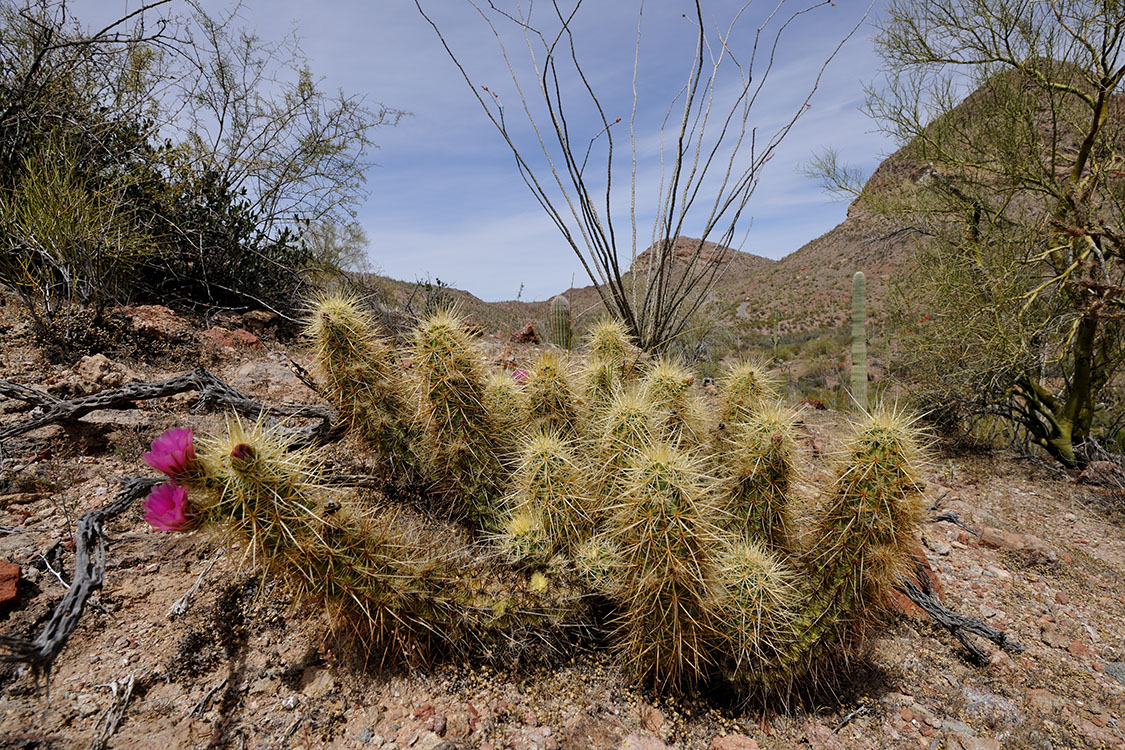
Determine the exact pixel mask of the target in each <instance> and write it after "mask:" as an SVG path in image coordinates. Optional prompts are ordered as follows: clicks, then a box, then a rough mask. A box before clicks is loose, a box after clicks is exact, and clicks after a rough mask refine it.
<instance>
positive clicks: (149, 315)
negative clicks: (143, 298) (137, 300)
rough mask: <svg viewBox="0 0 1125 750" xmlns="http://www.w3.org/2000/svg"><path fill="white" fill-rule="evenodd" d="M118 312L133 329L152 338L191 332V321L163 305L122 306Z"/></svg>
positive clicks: (164, 337) (173, 336)
mask: <svg viewBox="0 0 1125 750" xmlns="http://www.w3.org/2000/svg"><path fill="white" fill-rule="evenodd" d="M120 312H121V314H122V315H124V316H125V318H126V319H127V320H128V321H129V324H130V325H131V326H132V328H133V330H134V331H136V332H137V333H140V334H141V335H143V336H148V337H149V338H154V339H172V338H177V337H180V336H184V335H186V334H188V333H190V332H191V323H189V322H187V321H186V320H184V319H183V318H181V317H180V316H179V315H177V314H176V313H174V312H172V311H171V310H169V309H168V308H167V307H165V306H164V305H135V306H132V307H122V308H120Z"/></svg>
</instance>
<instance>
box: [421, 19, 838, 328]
mask: <svg viewBox="0 0 1125 750" xmlns="http://www.w3.org/2000/svg"><path fill="white" fill-rule="evenodd" d="M466 2H467V6H468V7H471V8H472V9H473V10H475V12H476V13H477V14H479V16H480V18H481V19H482V21H483V22H484V24H485V25H486V27H487V28H488V29H489V31H490V33H491V34H492V35H493V36H494V37H495V40H496V42H497V44H498V46H499V50H500V54H501V55H502V57H503V61H504V63H505V64H506V67H507V70H508V71H509V72H510V74H511V84H512V87H511V89H509V88H508V86H507V85H506V84H505V85H503V86H500V87H497V86H495V85H493V86H490V85H489V84H488V82H486V81H479V80H476V79H475V78H474V76H473V74H472V73H471V72H470V70H469V67H470V66H469V65H468V63H467V61H466V60H465V59H464V58H463V56H460V55H458V53H456V52H455V51H454V49H453V46H452V44H451V42H450V41H449V39H448V38H447V35H446V34H445V33H444V32H443V25H442V21H441V19H440V17H438V16H436V15H434V14H432V13H431V12H429V11H427V10H426V9H424V8H423V4H422V2H421V0H415V4H416V5H417V6H418V10H419V12H421V13H422V15H423V16H424V17H425V19H426V20H427V21H428V22H429V23H430V24H431V25H432V26H433V28H434V30H435V32H437V35H438V37H439V39H440V40H441V43H442V45H443V46H444V48H445V50H446V51H447V52H448V54H449V56H450V58H451V59H452V60H453V62H454V64H455V65H456V67H457V70H458V71H459V73H460V74H461V76H462V77H463V78H464V81H465V83H466V84H467V85H468V87H469V89H470V90H471V91H472V92H473V95H474V96H475V97H476V99H477V101H478V102H479V103H480V105H481V107H482V108H483V109H484V111H485V113H486V114H487V116H488V118H489V120H490V121H491V122H492V124H493V125H494V126H495V127H496V129H497V130H498V131H499V133H500V135H501V137H502V138H503V139H504V142H505V143H506V144H507V146H508V147H509V148H510V149H511V152H512V155H513V156H514V157H515V162H516V168H517V171H518V172H519V175H520V177H521V178H522V179H523V181H524V183H525V184H526V185H527V187H528V189H529V190H530V191H531V193H532V194H533V195H534V197H535V198H536V200H537V201H538V203H539V204H540V206H542V208H543V210H544V211H545V212H546V213H547V215H548V216H549V217H550V220H551V222H552V223H553V224H554V225H555V226H556V227H557V229H558V230H559V232H560V233H561V234H562V236H563V238H564V240H565V241H566V243H567V245H568V246H569V247H570V248H571V249H572V250H573V251H574V253H575V254H576V255H577V257H578V258H579V260H580V262H581V263H582V266H583V268H584V269H585V271H586V273H587V275H588V276H589V278H590V281H591V282H592V283H593V284H594V286H595V287H596V288H597V291H598V294H599V295H600V297H601V301H602V303H603V304H604V305H605V307H606V309H607V310H609V311H610V312H611V313H612V314H613V315H614V317H616V318H618V319H619V320H621V321H622V322H623V323H624V324H625V325H626V327H627V328H628V330H629V333H630V334H631V335H632V336H633V337H634V339H635V340H636V342H637V344H638V345H639V346H641V347H642V348H643V349H646V350H655V349H661V348H663V347H664V346H665V345H666V344H667V343H668V342H669V341H671V340H673V339H675V338H676V337H677V336H678V335H680V334H681V333H682V332H683V331H684V330H685V328H686V327H687V326H688V324H689V320H690V319H691V316H692V313H693V312H695V311H697V310H698V309H699V308H700V307H701V306H702V305H704V304H705V302H706V301H707V298H708V294H707V293H708V292H709V291H710V290H711V289H712V288H713V287H714V284H715V282H716V281H717V279H718V278H719V276H720V274H721V273H722V271H723V270H724V268H725V266H726V262H727V261H729V259H730V255H729V253H726V252H724V250H723V248H726V247H731V246H734V245H739V244H741V240H742V237H741V236H740V235H741V234H742V233H743V232H744V230H745V229H746V228H747V223H748V221H747V220H748V217H747V216H746V214H745V211H746V208H747V206H748V204H749V203H750V199H751V197H752V196H753V194H754V190H755V188H756V187H757V185H758V181H759V178H760V176H761V173H762V169H763V167H764V166H765V164H766V162H768V161H769V160H770V159H771V158H772V156H773V155H774V152H775V151H776V149H777V147H778V145H779V144H780V143H781V141H782V139H784V138H785V136H786V135H787V134H788V133H789V131H790V130H791V128H792V127H793V125H794V124H795V123H796V121H797V120H798V118H799V117H800V116H801V114H802V113H803V112H804V111H805V110H806V108H807V107H808V106H810V105H809V98H811V96H812V95H813V93H814V92H815V91H816V88H817V85H818V84H819V81H820V75H821V73H822V72H823V71H824V68H825V66H827V64H828V62H829V61H830V60H831V59H832V58H833V57H834V56H835V55H836V53H837V52H838V51H839V49H840V46H842V45H843V43H844V41H846V40H847V39H848V38H849V37H850V36H851V33H854V31H855V29H854V28H853V29H852V32H851V33H848V32H845V33H843V34H842V35H841V36H842V39H841V40H840V42H839V44H838V45H837V46H836V47H835V49H831V50H827V51H826V53H825V54H824V62H823V64H822V65H821V66H820V67H819V69H817V70H816V72H815V73H814V74H813V75H812V76H811V79H812V80H811V81H810V82H809V83H808V84H807V87H806V88H805V89H804V92H805V93H804V96H803V97H802V96H801V95H800V94H798V95H797V96H795V97H793V98H792V101H791V106H790V105H786V106H790V108H789V109H788V110H787V111H784V112H781V113H779V112H778V111H776V110H775V111H773V112H770V113H768V115H763V114H762V112H761V110H762V109H763V106H764V100H765V98H766V97H767V96H768V95H769V81H770V79H771V75H770V74H771V72H772V71H773V67H774V63H775V60H777V59H778V57H779V50H783V49H784V48H785V47H786V46H787V45H798V44H800V45H802V46H803V45H805V44H806V43H807V42H805V41H798V39H801V34H802V33H803V31H804V29H805V27H804V25H803V24H804V23H805V22H808V23H812V19H813V17H815V16H817V15H818V14H820V13H822V12H823V13H826V14H827V13H837V14H839V13H842V12H843V11H841V10H840V9H834V8H833V7H832V6H835V5H836V3H833V2H831V1H830V0H823V1H821V0H810V1H809V2H804V3H793V2H789V1H788V0H782V1H781V2H779V3H776V4H771V5H770V7H769V8H768V9H766V11H765V12H764V13H758V6H757V5H756V4H755V5H754V7H753V10H751V7H750V6H751V3H750V2H735V3H733V8H728V10H730V13H729V16H728V19H729V20H728V21H726V22H723V23H720V22H718V21H716V20H715V18H714V15H715V13H716V11H715V10H714V8H712V7H709V6H708V4H707V3H704V2H702V0H696V1H695V2H686V3H684V4H683V5H684V10H686V12H685V13H683V14H682V17H683V19H684V23H685V24H688V25H690V29H691V31H690V35H689V38H690V41H688V42H686V44H685V45H684V48H683V49H672V50H669V49H668V48H667V47H664V46H659V45H654V49H653V50H649V48H648V47H647V46H646V45H647V44H648V42H647V41H646V39H647V37H646V29H648V28H649V27H646V25H645V24H646V22H649V21H648V19H647V18H646V15H645V14H646V12H649V8H648V6H646V5H645V3H644V2H643V1H641V2H639V3H638V4H637V13H636V19H635V21H633V22H632V23H633V25H634V27H635V30H636V34H635V39H634V43H633V45H631V47H632V48H631V52H632V59H631V60H629V61H628V67H629V71H628V72H625V63H624V62H622V64H621V67H620V70H621V71H622V74H621V76H620V78H621V79H622V80H627V79H626V78H625V76H629V75H631V77H632V89H631V100H630V99H629V98H628V95H625V96H622V95H621V94H623V93H624V92H618V93H611V92H610V89H611V85H610V82H609V81H607V79H608V78H611V77H612V76H609V75H607V74H606V72H605V70H604V67H605V65H606V63H605V62H604V61H602V62H594V61H592V58H591V57H589V56H586V55H585V54H584V52H588V51H589V49H588V47H587V46H586V42H587V40H586V39H583V38H581V35H582V32H581V31H580V30H579V29H580V27H581V26H582V25H583V24H584V23H587V21H588V20H589V16H588V14H589V13H591V12H593V8H594V6H595V5H596V6H597V7H598V8H599V9H601V10H603V11H604V8H603V6H602V4H600V3H597V4H595V3H588V2H587V3H583V0H569V1H563V0H553V1H552V2H548V3H544V4H542V5H541V6H537V5H535V4H534V3H527V4H523V3H514V2H499V1H494V0H487V1H486V2H483V3H477V2H474V0H466ZM615 10H618V9H617V8H615ZM676 12H677V14H679V10H677V11H676ZM677 20H678V19H677ZM750 23H757V24H758V25H757V27H756V28H754V29H747V30H745V31H744V29H743V25H746V24H750ZM447 26H452V24H451V23H450V24H447ZM587 28H588V27H587ZM857 28H858V27H857ZM520 47H526V50H525V52H526V55H524V54H523V53H521V52H519V51H518V50H519V48H520ZM626 49H628V48H626ZM677 55H679V56H681V57H682V62H683V66H682V68H680V69H679V71H678V72H677V73H676V74H675V75H676V76H677V77H676V78H672V79H669V78H663V79H662V80H660V82H659V83H658V84H656V85H652V84H651V82H646V81H645V80H644V79H645V69H646V68H647V67H651V66H653V65H654V64H656V63H654V59H655V60H656V61H657V62H658V63H659V64H660V65H659V66H663V64H664V63H666V62H667V61H668V60H669V59H672V58H675V57H676V56H677ZM659 66H658V67H659ZM776 88H777V89H779V90H780V88H781V84H778V85H777V86H776ZM789 88H790V89H791V88H792V87H791V86H790V87H789ZM652 89H655V90H656V94H655V96H654V97H653V99H654V100H655V101H650V100H649V97H648V96H646V94H650V93H651V91H652ZM789 93H790V94H792V91H790V92H789ZM506 99H510V100H511V101H513V102H516V103H518V104H517V106H518V108H519V110H520V112H521V117H519V118H517V119H519V120H520V121H522V122H523V123H525V124H526V125H528V126H529V128H530V130H525V129H523V128H521V127H518V126H516V124H515V123H514V122H513V120H512V119H511V118H510V117H509V114H508V111H507V109H506V107H505V100H506ZM763 123H768V125H766V124H763ZM759 125H761V129H760V130H759V127H758V126H759ZM626 129H627V130H628V136H627V138H624V137H622V136H618V135H617V134H618V133H619V132H620V131H622V130H626ZM622 140H626V145H625V146H624V147H623V146H622V145H621V141H622ZM622 185H624V186H625V187H622ZM650 189H651V190H652V192H651V193H650V192H649V191H650ZM649 222H651V226H652V229H651V234H650V236H649V240H648V244H647V247H648V248H650V249H649V250H648V251H647V252H644V249H645V246H644V245H640V246H639V245H638V241H640V242H644V238H643V236H642V235H643V234H644V231H645V230H644V225H645V224H648V223H649ZM685 231H689V232H690V233H692V234H696V235H698V237H699V239H698V240H696V241H693V242H690V243H687V244H686V245H681V246H679V247H677V240H678V239H680V237H681V234H682V233H684V232H685ZM709 242H714V243H717V245H718V246H719V247H718V248H717V249H716V248H714V247H713V246H711V245H710V244H709ZM639 251H641V254H640V258H639V259H638V253H639ZM638 260H639V262H638Z"/></svg>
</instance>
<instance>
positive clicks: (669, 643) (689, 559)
mask: <svg viewBox="0 0 1125 750" xmlns="http://www.w3.org/2000/svg"><path fill="white" fill-rule="evenodd" d="M715 516H716V511H715V509H714V507H713V506H712V504H711V502H710V500H709V480H708V478H707V477H706V476H705V475H704V474H703V473H702V471H701V470H700V464H699V462H698V460H696V459H694V458H692V457H691V456H690V454H688V453H686V452H685V451H682V450H680V449H679V448H676V447H674V446H671V445H668V444H663V443H659V444H656V445H653V446H649V447H647V448H645V449H644V450H642V451H641V452H640V453H639V454H638V455H637V456H636V457H634V459H633V461H631V462H630V465H629V467H628V469H627V470H626V478H625V486H624V491H623V494H622V496H621V498H620V501H619V503H618V505H617V507H616V508H615V509H614V512H613V515H612V517H611V519H610V520H609V523H608V524H607V527H606V531H605V533H606V535H607V536H608V538H609V540H610V541H612V542H613V543H614V544H615V545H616V546H617V548H618V549H619V551H620V558H619V560H620V563H619V565H617V566H616V567H615V568H613V573H612V576H613V581H612V583H611V584H610V586H609V590H610V592H611V593H610V596H611V598H612V599H613V600H614V601H615V602H616V603H617V604H618V606H619V613H618V616H617V618H616V626H617V636H618V644H617V646H618V649H619V650H620V652H621V653H622V655H623V657H624V659H625V661H626V663H627V665H628V668H629V669H630V671H631V672H632V673H633V674H635V675H636V676H637V677H638V678H639V679H640V680H642V681H643V682H646V683H650V684H652V685H654V686H655V687H656V688H658V689H664V688H676V687H687V686H691V685H693V684H695V683H697V682H698V681H700V680H701V679H702V678H703V677H704V676H705V675H706V674H707V673H708V672H709V671H710V668H711V665H712V663H713V656H714V648H715V645H716V642H717V641H718V639H719V637H720V635H719V633H720V631H719V629H718V612H717V604H718V602H719V599H718V596H717V595H718V592H719V589H718V584H717V579H716V574H717V570H718V560H717V554H718V553H717V550H718V549H719V548H720V547H721V546H722V544H723V539H724V533H723V531H722V529H721V528H720V527H719V526H718V525H716V524H715V523H714V521H713V520H712V519H714V518H715Z"/></svg>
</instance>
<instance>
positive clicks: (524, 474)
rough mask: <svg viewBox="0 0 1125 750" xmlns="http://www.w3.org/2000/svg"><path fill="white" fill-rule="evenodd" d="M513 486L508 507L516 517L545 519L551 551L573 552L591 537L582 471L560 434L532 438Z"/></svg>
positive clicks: (590, 523)
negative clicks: (572, 550)
mask: <svg viewBox="0 0 1125 750" xmlns="http://www.w3.org/2000/svg"><path fill="white" fill-rule="evenodd" d="M512 485H513V490H512V492H511V494H510V495H509V496H508V498H507V505H508V506H509V507H510V508H511V509H512V514H513V518H515V517H521V516H522V517H537V518H539V519H541V522H542V524H543V527H544V530H545V534H546V538H547V539H548V540H549V543H550V551H560V552H566V551H569V550H571V549H573V548H574V547H576V546H577V545H578V544H579V543H581V542H582V541H583V540H584V539H586V538H587V537H588V536H589V535H590V532H591V530H592V528H593V521H592V519H591V518H590V512H589V500H588V497H587V495H588V493H587V491H586V487H585V483H584V481H583V476H582V471H581V469H580V468H579V466H578V461H577V458H576V457H575V455H574V453H573V451H572V450H571V449H570V446H569V445H568V444H567V441H566V440H565V439H564V438H563V437H562V436H561V435H560V434H559V433H557V432H533V433H532V434H531V435H530V436H529V437H528V439H527V440H526V442H525V443H524V446H523V450H521V451H520V462H519V466H518V468H517V469H516V470H515V473H514V474H513V475H512ZM518 525H519V526H522V525H520V524H518ZM510 526H511V524H509V527H510ZM517 546H518V545H517Z"/></svg>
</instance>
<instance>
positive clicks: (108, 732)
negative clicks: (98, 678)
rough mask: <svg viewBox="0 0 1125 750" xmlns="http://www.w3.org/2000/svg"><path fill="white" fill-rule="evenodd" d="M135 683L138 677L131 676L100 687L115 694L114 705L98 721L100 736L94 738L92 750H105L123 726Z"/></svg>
mask: <svg viewBox="0 0 1125 750" xmlns="http://www.w3.org/2000/svg"><path fill="white" fill-rule="evenodd" d="M135 682H136V675H135V674H130V675H129V676H128V677H122V678H121V679H120V680H114V681H113V682H111V683H109V684H108V685H101V686H99V687H108V688H109V690H110V692H111V693H112V694H113V703H112V704H111V705H110V706H109V708H107V709H106V710H105V713H103V714H102V717H101V719H100V720H99V721H98V724H99V726H100V727H101V728H100V729H99V730H98V736H97V737H95V738H94V743H93V744H92V745H90V750H105V748H106V747H107V746H108V743H109V738H110V737H112V736H113V735H114V733H115V732H116V731H117V727H119V726H120V725H121V719H122V718H123V717H124V716H125V709H126V708H127V707H128V705H129V699H130V698H132V697H133V684H134V683H135Z"/></svg>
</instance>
